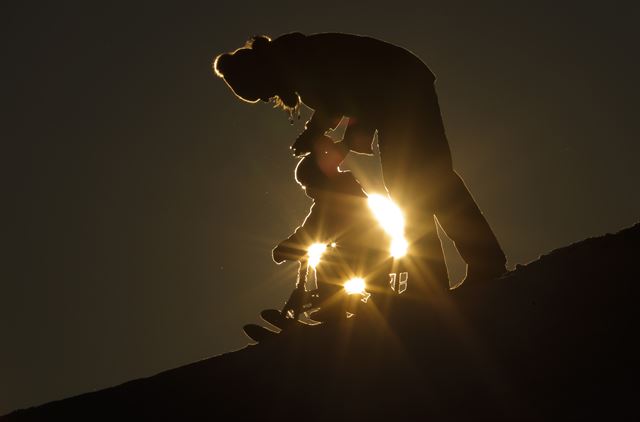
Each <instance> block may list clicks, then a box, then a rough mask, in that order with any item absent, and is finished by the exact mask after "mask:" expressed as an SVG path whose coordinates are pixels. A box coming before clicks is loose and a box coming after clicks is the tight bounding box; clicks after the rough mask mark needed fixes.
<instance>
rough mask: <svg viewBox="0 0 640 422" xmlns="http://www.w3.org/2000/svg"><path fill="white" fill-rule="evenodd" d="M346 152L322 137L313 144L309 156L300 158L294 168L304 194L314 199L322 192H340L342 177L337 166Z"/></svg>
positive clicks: (330, 140)
mask: <svg viewBox="0 0 640 422" xmlns="http://www.w3.org/2000/svg"><path fill="white" fill-rule="evenodd" d="M347 152H348V150H346V149H344V148H341V147H339V146H337V145H336V144H335V143H334V142H333V140H332V139H331V138H327V137H322V138H319V139H318V140H317V141H315V142H314V144H313V146H312V151H311V154H309V155H307V156H306V157H304V158H302V159H301V160H300V161H299V162H298V166H297V167H296V173H295V174H296V181H297V182H298V183H299V184H300V186H302V187H303V189H305V192H306V194H307V195H308V196H309V197H311V198H316V197H317V196H318V195H319V194H321V193H322V192H323V191H331V192H336V191H340V190H342V189H340V185H341V184H342V180H343V179H344V177H343V176H346V172H341V171H340V170H339V169H338V166H339V165H340V163H342V161H344V158H345V156H346V154H347Z"/></svg>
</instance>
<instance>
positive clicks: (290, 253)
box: [272, 226, 309, 264]
mask: <svg viewBox="0 0 640 422" xmlns="http://www.w3.org/2000/svg"><path fill="white" fill-rule="evenodd" d="M303 231H304V228H303V227H302V226H301V227H298V228H297V229H296V231H295V232H294V233H293V234H292V235H291V236H289V237H288V238H286V239H285V240H283V241H282V242H280V243H278V246H276V247H275V248H274V249H273V251H272V255H273V260H274V261H275V262H276V264H282V263H283V262H284V261H300V260H301V259H303V258H304V256H305V255H306V254H307V248H308V246H309V245H305V244H304V242H303V241H302V239H303V238H305V237H307V236H304V235H303V234H302V233H301V232H303Z"/></svg>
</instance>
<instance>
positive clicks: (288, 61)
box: [214, 33, 506, 286]
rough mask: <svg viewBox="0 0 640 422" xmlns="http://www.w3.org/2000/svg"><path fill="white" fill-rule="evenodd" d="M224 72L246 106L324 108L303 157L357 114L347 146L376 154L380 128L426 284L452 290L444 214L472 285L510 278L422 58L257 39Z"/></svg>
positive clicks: (307, 39) (385, 163)
mask: <svg viewBox="0 0 640 422" xmlns="http://www.w3.org/2000/svg"><path fill="white" fill-rule="evenodd" d="M214 67H215V71H216V73H217V74H218V76H220V77H223V78H224V80H225V81H226V82H227V84H228V85H229V86H230V87H231V88H232V89H233V90H234V92H235V93H236V94H237V95H238V96H239V97H241V98H242V99H244V100H246V101H249V102H256V101H259V100H263V101H268V100H269V99H270V98H274V97H276V99H277V101H278V103H279V104H280V105H282V106H283V107H284V108H285V109H289V110H294V109H295V108H297V107H298V106H299V104H300V101H302V102H303V103H304V104H306V105H307V106H309V107H310V108H312V109H314V111H315V112H314V114H313V117H312V118H311V120H310V121H309V122H307V125H306V130H305V132H303V133H302V134H301V135H300V136H299V137H298V139H297V140H296V143H295V144H294V146H293V150H294V153H296V154H304V153H306V152H308V151H309V145H310V143H312V142H313V139H315V138H317V137H319V136H323V134H324V133H325V131H326V130H328V129H330V128H333V127H335V126H336V125H337V123H338V122H339V121H340V119H341V118H342V117H343V116H347V117H349V124H348V127H347V130H346V132H345V135H344V139H343V142H344V143H345V144H346V145H347V146H348V148H349V149H350V150H352V151H355V152H359V153H365V154H370V153H372V146H371V144H372V140H373V136H374V133H375V132H376V131H377V133H378V140H379V141H378V142H379V147H380V153H381V164H382V170H383V176H384V182H385V185H386V187H387V188H388V190H389V193H390V195H391V196H392V198H393V200H394V201H395V202H396V203H398V204H399V205H400V207H401V208H402V209H403V210H404V212H405V213H406V220H407V227H406V228H407V238H408V241H409V243H410V254H411V255H412V256H413V257H415V258H417V259H416V260H415V262H416V263H417V264H418V266H417V268H416V269H417V270H418V272H419V273H420V274H421V276H422V278H424V279H425V281H427V282H429V281H431V282H434V283H433V284H436V285H437V284H439V285H440V286H444V285H446V283H447V273H446V267H445V264H444V258H443V254H442V250H441V246H440V243H439V241H435V240H434V239H437V237H435V236H434V235H433V233H434V230H435V224H434V218H433V216H434V214H435V216H437V218H438V221H439V222H440V224H441V225H442V227H443V228H444V230H445V231H446V232H447V234H448V235H449V236H450V237H451V238H452V239H453V241H454V242H455V244H456V247H457V248H458V251H459V252H460V254H461V255H462V257H463V258H464V259H465V261H466V262H467V264H468V273H467V280H469V279H477V280H486V279H491V278H493V277H496V276H498V275H500V274H502V273H503V272H504V271H505V263H506V258H505V256H504V253H503V252H502V249H501V248H500V245H499V244H498V241H497V239H496V237H495V236H494V234H493V232H492V231H491V228H490V227H489V225H488V223H487V222H486V220H485V218H484V217H483V215H482V213H481V212H480V210H479V208H478V207H477V205H476V203H475V201H474V200H473V198H472V197H471V194H470V193H469V191H468V190H467V188H466V186H465V185H464V183H463V181H462V180H461V178H460V177H459V176H458V175H457V174H456V173H455V171H454V170H453V165H452V159H451V153H450V150H449V145H448V142H447V138H446V135H445V131H444V126H443V122H442V118H441V114H440V108H439V105H438V99H437V95H436V92H435V89H434V81H435V77H434V75H433V73H432V72H431V71H430V70H429V68H428V67H427V66H426V65H425V64H424V63H423V62H422V61H421V60H420V59H418V58H417V57H416V56H415V55H413V54H412V53H410V52H408V51H407V50H404V49H402V48H400V47H397V46H395V45H392V44H388V43H385V42H382V41H379V40H376V39H373V38H369V37H363V36H356V35H348V34H316V35H310V36H305V35H302V34H299V33H292V34H286V35H283V36H281V37H278V38H276V39H274V40H273V41H271V40H270V39H269V38H267V37H255V38H254V39H252V40H251V41H250V42H249V43H248V44H247V45H246V46H245V47H243V48H241V49H238V50H236V51H235V52H233V53H230V54H223V55H221V56H219V57H218V58H216V61H215V63H214Z"/></svg>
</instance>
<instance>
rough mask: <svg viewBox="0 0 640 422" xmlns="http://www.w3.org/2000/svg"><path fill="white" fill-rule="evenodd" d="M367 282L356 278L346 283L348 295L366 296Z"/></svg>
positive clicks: (345, 287)
mask: <svg viewBox="0 0 640 422" xmlns="http://www.w3.org/2000/svg"><path fill="white" fill-rule="evenodd" d="M365 287H366V285H365V282H364V280H363V279H362V278H359V277H356V278H352V279H351V280H349V281H347V282H346V283H344V289H345V290H346V291H347V294H350V295H352V294H364V292H365V290H364V289H365Z"/></svg>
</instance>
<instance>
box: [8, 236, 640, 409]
mask: <svg viewBox="0 0 640 422" xmlns="http://www.w3.org/2000/svg"><path fill="white" fill-rule="evenodd" d="M639 254H640V224H636V225H635V226H633V227H631V228H628V229H625V230H623V231H621V232H619V233H616V234H613V235H611V234H609V235H605V236H603V237H599V238H592V239H587V240H585V241H582V242H579V243H576V244H573V245H570V246H568V247H565V248H561V249H558V250H555V251H553V252H551V253H549V254H548V255H545V256H542V257H541V258H540V259H539V260H537V261H535V262H532V263H530V264H528V265H526V266H519V267H518V268H516V270H515V271H514V272H512V273H511V274H510V275H509V276H507V277H505V278H503V279H500V280H497V281H495V282H492V283H490V284H486V285H483V286H469V287H468V288H462V289H460V290H458V291H454V292H453V293H452V294H448V295H447V297H446V298H439V299H437V298H436V299H433V300H425V301H423V302H421V303H410V302H409V303H401V304H397V306H396V305H394V306H393V307H392V308H390V310H389V311H388V314H389V316H388V318H386V319H385V320H381V319H379V318H378V316H377V315H375V314H374V313H373V312H371V313H369V314H366V313H363V314H362V315H361V316H359V317H358V318H352V319H350V320H348V322H347V323H345V324H344V325H343V326H341V327H331V326H327V325H323V326H315V327H304V328H294V329H291V330H289V331H285V332H283V333H281V334H280V335H278V336H276V337H275V338H274V339H273V340H271V341H268V342H263V343H260V344H258V345H255V346H248V347H246V348H244V349H242V350H239V351H236V352H231V353H227V354H224V355H221V356H216V357H213V358H210V359H206V360H202V361H200V362H196V363H193V364H190V365H187V366H183V367H180V368H176V369H172V370H169V371H166V372H163V373H160V374H158V375H155V376H152V377H149V378H145V379H139V380H134V381H131V382H128V383H125V384H122V385H119V386H116V387H113V388H109V389H105V390H102V391H97V392H92V393H87V394H84V395H81V396H77V397H72V398H69V399H66V400H61V401H56V402H52V403H48V404H45V405H42V406H39V407H34V408H31V409H26V410H19V411H16V412H13V413H11V414H9V415H7V416H5V417H4V418H2V419H3V420H7V421H32V420H65V419H66V420H69V419H71V420H76V419H80V418H82V419H84V420H102V419H104V420H118V419H122V418H124V417H126V418H127V419H129V418H136V419H143V420H158V419H161V420H164V419H176V420H204V419H208V420H216V419H217V418H220V417H222V416H232V417H243V418H244V417H246V418H249V420H254V419H257V418H262V419H279V420H293V419H302V420H329V419H335V420H343V419H344V420H347V419H349V420H381V419H384V418H387V417H394V418H399V419H401V420H551V419H560V418H563V419H585V418H590V419H591V418H594V417H600V418H607V419H612V418H616V417H617V419H621V417H622V416H623V415H632V414H635V413H636V410H637V408H636V404H635V403H636V397H637V394H638V392H639V391H640V388H638V386H637V382H634V381H635V380H636V379H637V375H638V374H637V356H638V353H637V352H638V350H637V346H636V344H637V343H638V342H637V339H635V338H634V337H635V336H636V335H637V333H638V330H637V323H638V320H639V319H640V318H639V317H638V311H637V303H636V302H637V298H638V290H639V289H638V281H639V280H640V277H639V273H640V270H639V269H638V267H637V266H636V265H635V263H636V261H637V260H638V255H639Z"/></svg>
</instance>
